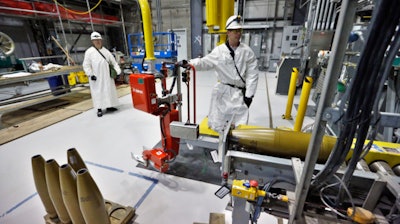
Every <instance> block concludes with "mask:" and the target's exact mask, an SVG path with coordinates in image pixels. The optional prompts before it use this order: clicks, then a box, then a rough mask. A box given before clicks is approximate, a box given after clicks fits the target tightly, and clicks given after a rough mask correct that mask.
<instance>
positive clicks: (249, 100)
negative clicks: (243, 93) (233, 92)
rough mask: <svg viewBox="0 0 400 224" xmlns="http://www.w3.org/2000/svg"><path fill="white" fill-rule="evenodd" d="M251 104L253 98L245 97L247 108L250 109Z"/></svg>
mask: <svg viewBox="0 0 400 224" xmlns="http://www.w3.org/2000/svg"><path fill="white" fill-rule="evenodd" d="M251 102H253V97H244V103H245V104H246V106H247V107H250V104H251Z"/></svg>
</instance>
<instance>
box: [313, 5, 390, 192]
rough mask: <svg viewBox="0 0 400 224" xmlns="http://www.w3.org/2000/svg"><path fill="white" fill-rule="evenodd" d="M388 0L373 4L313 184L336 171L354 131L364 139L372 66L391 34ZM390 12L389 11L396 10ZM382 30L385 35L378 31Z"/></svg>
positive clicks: (374, 71) (374, 69)
mask: <svg viewBox="0 0 400 224" xmlns="http://www.w3.org/2000/svg"><path fill="white" fill-rule="evenodd" d="M390 3H391V2H390V1H387V0H386V1H385V0H384V1H379V2H378V3H377V7H375V10H374V13H373V16H372V21H371V24H370V27H369V37H368V39H367V43H366V45H365V47H364V49H363V51H362V54H361V58H360V61H359V65H358V67H357V72H356V75H355V77H354V78H353V79H352V80H351V89H350V90H349V91H350V92H349V103H348V108H347V110H346V113H345V115H344V117H343V119H342V122H341V124H340V130H341V132H340V135H339V137H338V140H337V142H336V145H335V148H334V150H333V152H332V153H331V155H330V156H329V158H328V161H327V163H326V166H325V168H324V169H323V170H321V171H320V172H319V173H318V174H317V175H316V177H315V178H314V180H313V182H312V186H313V187H316V186H318V187H319V186H320V185H321V183H323V182H324V181H325V180H327V179H328V178H330V177H331V176H332V175H333V174H334V173H335V172H336V171H337V169H338V168H339V167H340V165H341V164H342V163H343V161H344V159H345V157H346V156H347V154H348V152H349V150H350V148H351V145H352V141H353V138H354V136H355V135H356V133H357V139H359V140H361V139H365V137H366V133H367V132H368V128H367V127H368V125H369V120H370V113H371V110H372V106H371V104H370V103H369V102H371V99H375V98H374V95H373V93H371V90H372V89H371V88H373V87H374V86H375V84H376V78H377V74H378V71H379V66H376V63H380V62H381V61H382V58H383V53H384V52H385V50H386V48H387V43H388V42H389V40H390V38H391V36H390V35H386V34H387V31H388V29H390V27H393V24H390V23H388V21H390V20H391V21H393V18H392V17H390V16H387V15H386V14H387V12H388V8H390V9H391V10H390V11H391V12H392V11H394V10H396V7H392V6H391V4H390ZM393 4H395V3H393ZM390 14H391V15H393V14H396V13H390ZM395 21H396V20H395ZM382 24H383V25H382ZM383 33H384V34H385V35H382V34H383ZM387 36H389V37H387ZM376 43H383V44H382V45H383V46H384V47H381V46H382V45H378V46H377V44H376ZM385 44H386V45H385ZM366 96H367V97H366ZM375 97H376V96H375ZM360 121H362V122H364V123H363V124H361V127H359V128H357V126H358V125H359V124H360ZM366 123H368V124H366ZM360 142H361V141H359V144H358V147H359V146H360V145H361V143H360ZM359 148H360V147H359ZM361 149H362V147H361ZM359 151H361V150H359ZM359 151H356V154H360V152H359Z"/></svg>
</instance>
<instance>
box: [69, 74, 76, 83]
mask: <svg viewBox="0 0 400 224" xmlns="http://www.w3.org/2000/svg"><path fill="white" fill-rule="evenodd" d="M68 84H69V85H70V86H74V85H76V72H70V73H69V75H68Z"/></svg>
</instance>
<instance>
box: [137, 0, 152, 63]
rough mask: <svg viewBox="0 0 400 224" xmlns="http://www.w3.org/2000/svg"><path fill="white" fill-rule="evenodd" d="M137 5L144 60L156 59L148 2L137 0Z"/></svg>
mask: <svg viewBox="0 0 400 224" xmlns="http://www.w3.org/2000/svg"><path fill="white" fill-rule="evenodd" d="M139 5H140V9H141V11H142V20H143V35H144V41H145V49H146V58H145V60H156V58H155V57H154V43H153V31H152V21H151V12H150V6H149V2H148V1H147V0H139Z"/></svg>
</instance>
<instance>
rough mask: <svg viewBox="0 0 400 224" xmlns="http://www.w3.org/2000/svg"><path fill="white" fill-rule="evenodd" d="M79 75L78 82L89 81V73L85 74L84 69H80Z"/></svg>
mask: <svg viewBox="0 0 400 224" xmlns="http://www.w3.org/2000/svg"><path fill="white" fill-rule="evenodd" d="M76 74H77V76H78V82H79V83H81V84H85V83H88V82H89V78H88V77H87V75H86V74H85V72H84V71H79V72H77V73H76Z"/></svg>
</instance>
